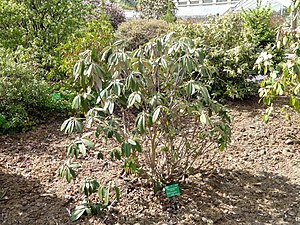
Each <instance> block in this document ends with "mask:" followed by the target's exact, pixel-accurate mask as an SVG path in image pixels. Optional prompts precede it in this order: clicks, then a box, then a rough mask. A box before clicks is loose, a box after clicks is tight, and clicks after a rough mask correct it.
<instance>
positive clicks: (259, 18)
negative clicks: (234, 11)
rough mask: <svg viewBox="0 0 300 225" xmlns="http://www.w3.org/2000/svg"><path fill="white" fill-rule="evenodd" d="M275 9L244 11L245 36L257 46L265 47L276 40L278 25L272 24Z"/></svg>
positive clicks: (259, 8) (258, 6)
mask: <svg viewBox="0 0 300 225" xmlns="http://www.w3.org/2000/svg"><path fill="white" fill-rule="evenodd" d="M272 15H273V11H272V10H271V8H270V7H268V8H267V7H264V8H261V7H260V5H259V4H257V6H256V8H254V9H248V10H247V11H244V12H243V13H242V18H243V24H244V32H243V34H244V37H245V38H246V39H247V41H248V42H249V43H252V44H254V46H255V47H259V48H264V47H266V46H267V45H268V44H270V43H274V42H275V35H276V30H275V29H276V27H273V26H272V23H271V21H272Z"/></svg>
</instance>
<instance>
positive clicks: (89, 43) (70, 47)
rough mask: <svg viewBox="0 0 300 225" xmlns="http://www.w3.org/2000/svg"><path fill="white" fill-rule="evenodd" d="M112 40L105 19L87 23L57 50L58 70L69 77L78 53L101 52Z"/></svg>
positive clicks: (111, 31)
mask: <svg viewBox="0 0 300 225" xmlns="http://www.w3.org/2000/svg"><path fill="white" fill-rule="evenodd" d="M113 40H114V35H113V28H112V26H111V24H110V22H109V21H108V20H107V19H106V18H105V17H102V18H101V17H100V18H99V19H97V20H90V21H88V22H87V23H86V26H85V27H83V28H81V29H79V30H77V31H76V32H75V33H73V34H72V35H70V36H69V38H68V39H67V40H66V42H64V43H62V44H61V45H60V46H59V47H58V48H57V50H58V51H59V52H60V55H61V59H60V62H59V64H60V70H61V71H62V72H63V74H67V75H68V77H70V76H71V75H72V70H73V66H74V64H75V63H76V61H78V59H79V53H81V52H83V51H85V50H86V49H93V48H95V49H96V50H97V51H101V50H102V49H103V48H105V47H106V46H108V45H110V44H111V43H112V42H113Z"/></svg>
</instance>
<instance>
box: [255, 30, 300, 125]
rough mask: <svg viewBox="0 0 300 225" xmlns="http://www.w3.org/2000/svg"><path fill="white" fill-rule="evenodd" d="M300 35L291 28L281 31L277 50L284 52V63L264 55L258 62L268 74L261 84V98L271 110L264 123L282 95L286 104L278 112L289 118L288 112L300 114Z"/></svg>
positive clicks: (268, 111) (270, 55) (272, 56)
mask: <svg viewBox="0 0 300 225" xmlns="http://www.w3.org/2000/svg"><path fill="white" fill-rule="evenodd" d="M299 40H300V33H299V32H298V31H296V32H293V31H291V30H290V29H289V28H285V29H283V30H280V32H279V35H278V40H277V46H276V48H277V49H281V50H283V51H285V57H283V58H282V60H281V62H278V60H274V55H273V54H270V53H268V52H263V53H261V55H260V56H259V58H258V60H257V64H258V67H259V68H260V69H261V70H262V71H263V72H264V74H265V75H267V78H266V79H265V80H264V81H263V82H262V83H261V88H260V90H259V96H260V98H261V100H262V101H263V102H264V104H266V105H268V106H269V108H268V109H267V110H266V114H265V115H264V117H263V120H264V121H265V122H266V123H267V122H268V121H269V117H270V115H271V113H272V112H273V111H274V107H273V101H274V100H275V99H276V98H278V97H279V96H281V97H284V99H285V100H286V101H285V104H284V106H283V107H282V108H281V109H280V110H279V111H280V112H282V113H285V116H286V117H287V118H288V119H290V115H289V110H291V109H294V110H295V111H296V112H298V113H300V100H299V96H300V47H299Z"/></svg>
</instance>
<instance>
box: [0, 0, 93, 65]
mask: <svg viewBox="0 0 300 225" xmlns="http://www.w3.org/2000/svg"><path fill="white" fill-rule="evenodd" d="M87 13H88V9H87V7H86V6H85V5H84V4H83V3H82V1H81V0H49V1H40V0H22V1H17V0H4V1H1V2H0V14H1V16H0V30H1V33H2V35H1V37H0V47H1V46H2V47H4V48H12V49H14V50H15V49H16V47H17V46H18V45H22V46H24V47H25V48H32V49H33V53H34V55H35V56H36V57H35V61H36V62H37V63H38V64H39V65H40V67H41V68H43V69H46V70H47V71H50V70H51V69H52V68H53V60H54V58H55V57H56V56H57V52H55V50H54V49H55V48H56V47H57V46H58V45H59V44H60V43H62V42H64V41H65V40H66V39H67V38H68V36H69V35H70V34H72V33H73V32H74V31H75V30H76V29H78V28H79V27H80V26H82V25H83V23H84V17H85V16H86V14H87Z"/></svg>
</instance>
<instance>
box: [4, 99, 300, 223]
mask: <svg viewBox="0 0 300 225" xmlns="http://www.w3.org/2000/svg"><path fill="white" fill-rule="evenodd" d="M230 109H231V114H232V115H233V116H234V120H233V123H232V129H233V130H232V131H233V134H232V137H233V140H232V143H231V146H230V147H229V148H228V149H227V150H226V151H225V152H223V153H219V154H218V156H217V157H218V163H217V164H214V165H212V167H211V168H203V171H202V173H201V174H199V175H197V176H192V177H189V178H188V179H187V180H186V181H185V182H184V183H182V184H181V185H180V188H181V192H182V195H181V196H180V197H179V198H178V199H177V201H178V209H177V210H175V211H174V210H173V211H170V205H171V203H170V202H169V200H168V199H166V198H165V197H163V195H158V196H157V195H154V194H153V192H152V190H151V188H147V187H146V186H145V185H142V182H143V181H142V180H139V179H134V180H133V181H132V179H129V178H128V179H127V178H126V177H125V178H124V177H123V178H122V177H120V176H119V174H120V172H121V170H120V169H119V167H118V165H117V163H113V162H109V161H99V160H95V159H94V158H92V157H90V158H87V160H86V162H85V163H83V169H82V170H81V171H80V172H79V173H78V174H80V176H79V179H78V180H80V179H81V178H82V177H83V176H86V175H90V176H92V175H93V176H96V177H97V178H98V179H99V180H100V181H107V180H116V182H117V184H118V185H119V186H120V187H121V191H122V198H121V202H120V203H117V204H116V203H114V204H113V207H111V208H109V209H108V210H107V211H106V212H105V213H104V214H103V215H101V216H99V217H85V218H83V219H81V220H79V221H77V222H75V223H71V222H70V220H69V211H70V210H71V209H73V208H74V206H75V205H76V203H78V201H79V200H81V199H82V197H81V195H80V194H79V192H78V186H79V181H75V182H72V183H71V184H68V183H67V182H66V181H65V180H61V179H59V178H58V177H57V176H56V170H57V168H58V167H59V166H60V165H61V164H62V162H63V161H64V160H65V159H66V153H65V152H66V149H65V147H66V145H67V144H68V141H69V139H70V138H69V137H67V136H65V135H63V134H62V133H61V132H60V131H59V127H60V124H61V122H62V121H61V120H60V121H55V120H54V119H53V120H52V121H51V120H50V121H48V122H47V123H45V124H41V125H39V126H38V127H37V128H36V129H35V130H34V131H30V132H27V133H22V134H16V135H6V136H0V224H3V225H9V224H12V225H15V224H24V225H25V224H28V225H33V224H37V225H47V224H49V225H54V224H87V225H89V224H199V225H202V224H203V225H204V224H220V225H223V224H225V225H234V224H251V225H254V224H257V225H259V224H272V225H273V224H274V225H275V224H276V225H277V224H300V184H299V182H300V167H299V165H300V164H299V163H300V144H299V142H297V141H295V142H294V141H293V140H300V129H299V121H300V120H299V119H300V117H299V115H293V118H294V120H293V121H288V120H285V119H283V118H282V117H281V116H279V115H277V116H274V117H273V118H272V119H271V121H270V123H269V124H268V125H265V124H264V123H263V122H262V119H261V118H262V114H263V112H264V109H263V108H262V107H261V106H259V105H258V104H257V103H256V100H254V101H253V100H252V101H244V102H240V103H231V104H230Z"/></svg>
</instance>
